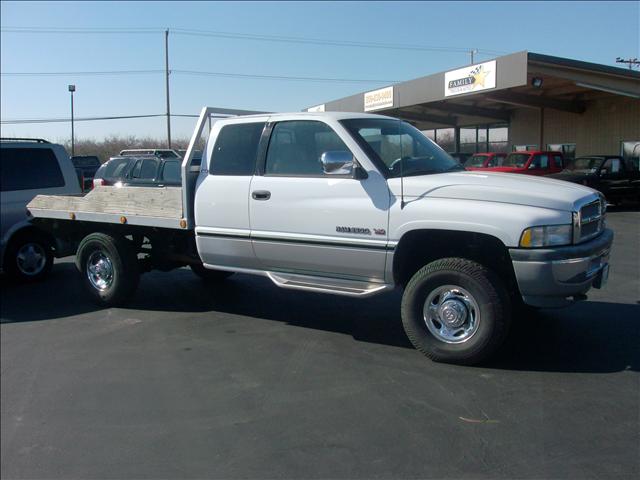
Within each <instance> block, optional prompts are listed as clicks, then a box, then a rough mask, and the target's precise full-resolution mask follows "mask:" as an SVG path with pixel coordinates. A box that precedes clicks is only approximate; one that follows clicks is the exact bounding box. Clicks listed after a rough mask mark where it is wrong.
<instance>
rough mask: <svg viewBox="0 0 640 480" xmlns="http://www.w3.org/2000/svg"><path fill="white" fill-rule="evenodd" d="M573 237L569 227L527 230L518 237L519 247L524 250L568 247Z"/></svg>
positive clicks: (546, 227) (554, 226) (550, 226)
mask: <svg viewBox="0 0 640 480" xmlns="http://www.w3.org/2000/svg"><path fill="white" fill-rule="evenodd" d="M572 237H573V228H572V226H571V225H545V226H541V227H531V228H527V229H526V230H525V231H524V232H522V235H521V236H520V246H521V247H524V248H534V247H556V246H559V245H570V244H571V240H572Z"/></svg>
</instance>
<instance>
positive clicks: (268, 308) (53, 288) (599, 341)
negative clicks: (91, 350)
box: [0, 263, 640, 373]
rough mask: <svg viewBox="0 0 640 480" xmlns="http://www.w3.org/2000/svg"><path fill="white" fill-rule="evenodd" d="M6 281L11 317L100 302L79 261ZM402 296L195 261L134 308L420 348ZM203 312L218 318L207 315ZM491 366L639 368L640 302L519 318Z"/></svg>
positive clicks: (146, 291) (39, 316) (84, 309)
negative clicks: (227, 273) (334, 289)
mask: <svg viewBox="0 0 640 480" xmlns="http://www.w3.org/2000/svg"><path fill="white" fill-rule="evenodd" d="M1 286H2V296H1V298H0V312H1V317H2V323H16V322H33V321H44V320H52V319H61V318H66V317H71V316H76V315H82V314H88V313H91V312H99V311H100V310H101V309H100V308H99V307H97V306H95V305H94V304H92V303H91V302H90V301H89V300H88V297H87V295H86V293H85V292H84V291H83V289H82V285H81V283H80V277H79V275H78V274H77V272H76V271H75V269H74V267H73V264H72V263H59V264H57V265H55V267H54V270H53V272H52V275H51V276H50V277H49V278H48V279H47V280H46V281H45V282H42V283H38V284H31V285H27V284H25V285H15V284H12V283H11V282H10V281H9V280H8V279H6V278H2V280H1ZM400 297H401V294H400V292H399V291H394V292H390V293H386V294H383V295H379V296H375V297H372V298H369V299H353V298H347V297H337V296H327V295H322V294H315V293H310V292H296V291H292V290H283V289H280V288H278V287H276V286H274V285H273V284H272V283H271V282H270V281H269V280H268V279H266V278H263V277H254V276H249V275H234V276H233V277H231V278H230V279H228V280H227V281H225V282H223V283H220V284H206V283H203V282H202V281H201V280H200V279H199V278H197V277H195V275H193V274H192V273H191V272H190V271H189V270H187V269H180V270H177V271H174V272H172V273H169V274H167V273H161V272H153V273H150V274H146V275H144V276H143V277H142V280H141V282H140V287H139V290H138V292H137V293H136V295H135V297H134V298H133V299H132V301H131V302H130V303H129V304H128V305H127V306H126V310H128V311H129V312H131V311H135V310H141V311H158V312H160V311H162V312H179V313H204V314H206V313H208V312H217V313H225V314H230V315H235V316H245V317H251V318H254V319H260V320H267V321H276V322H281V323H284V324H287V325H292V326H296V327H303V328H310V329H317V330H323V331H328V332H335V333H340V334H344V335H349V336H351V337H353V339H354V340H356V341H358V342H368V343H375V344H381V345H388V346H393V347H400V348H407V349H411V348H412V346H411V344H410V343H409V341H408V339H407V337H406V336H405V334H404V331H403V329H402V325H401V321H400V313H399V303H400ZM129 315H130V313H129ZM176 321H180V319H179V317H177V319H176ZM200 321H203V322H207V321H215V320H213V319H212V318H211V317H207V316H206V315H203V316H202V317H201V320H200ZM483 368H489V369H499V370H516V371H545V372H591V373H606V372H617V371H623V370H633V371H640V306H639V305H632V304H618V303H609V302H591V301H588V302H581V303H578V304H576V305H574V306H572V307H569V308H566V309H561V310H543V311H540V312H537V313H535V314H532V315H528V316H526V317H522V318H517V319H516V321H514V327H513V328H512V331H511V333H510V338H509V340H508V341H507V342H506V344H505V346H504V347H503V348H502V350H501V351H500V352H498V354H497V355H496V356H495V357H494V358H493V359H492V360H491V361H489V362H488V363H486V364H485V365H483Z"/></svg>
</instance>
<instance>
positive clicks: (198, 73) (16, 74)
mask: <svg viewBox="0 0 640 480" xmlns="http://www.w3.org/2000/svg"><path fill="white" fill-rule="evenodd" d="M158 73H164V70H108V71H95V72H88V71H81V72H2V73H0V75H2V76H7V77H28V76H33V77H39V76H42V77H47V76H49V77H51V76H91V75H95V76H101V75H142V74H158ZM170 73H171V74H178V75H192V76H213V77H227V78H250V79H260V80H292V81H303V82H305V81H306V82H329V83H331V82H333V83H396V82H397V81H398V80H382V79H371V78H369V79H366V78H333V77H303V76H291V75H263V74H251V73H236V72H208V71H201V70H179V69H178V70H170Z"/></svg>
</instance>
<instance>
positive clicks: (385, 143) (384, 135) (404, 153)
mask: <svg viewBox="0 0 640 480" xmlns="http://www.w3.org/2000/svg"><path fill="white" fill-rule="evenodd" d="M340 123H342V124H343V125H344V126H345V127H346V129H347V130H348V131H349V133H350V134H351V136H352V137H353V138H354V139H355V141H356V142H358V144H359V145H360V147H361V148H362V149H363V150H364V151H365V152H367V155H368V156H369V158H371V159H372V160H373V161H374V162H375V163H376V164H377V166H378V168H379V169H380V171H381V172H382V173H383V174H384V175H385V176H387V177H399V176H400V175H404V176H407V175H426V174H430V173H440V172H447V171H452V170H464V167H463V166H462V165H460V164H459V163H458V162H457V161H455V160H454V159H453V158H451V157H450V156H449V155H447V154H446V152H445V151H444V150H442V149H441V148H440V147H438V146H437V145H436V144H435V143H433V142H432V141H431V140H429V139H428V138H427V137H425V136H424V134H423V133H422V132H420V131H419V130H417V129H416V128H414V127H412V126H411V125H409V124H408V123H405V122H402V121H400V120H391V119H385V118H381V119H377V118H354V119H349V120H342V121H341V122H340Z"/></svg>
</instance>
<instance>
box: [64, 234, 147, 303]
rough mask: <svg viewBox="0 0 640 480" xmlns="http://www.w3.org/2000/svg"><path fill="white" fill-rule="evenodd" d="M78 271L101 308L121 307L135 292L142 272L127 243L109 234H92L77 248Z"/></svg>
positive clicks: (132, 250)
mask: <svg viewBox="0 0 640 480" xmlns="http://www.w3.org/2000/svg"><path fill="white" fill-rule="evenodd" d="M76 268H77V269H78V271H79V272H80V274H81V275H82V279H83V284H84V286H85V288H86V289H87V291H88V292H89V294H90V295H91V297H92V299H93V301H94V302H95V303H97V304H98V305H102V306H106V307H113V306H117V305H122V304H123V303H124V302H126V301H127V300H128V299H129V298H131V296H132V295H133V293H134V292H135V290H136V287H137V286H138V281H139V280H140V269H139V266H138V258H137V255H136V252H135V250H134V249H133V247H132V246H131V245H130V244H129V242H128V241H127V240H125V239H124V238H121V237H113V236H111V235H108V234H106V233H91V234H89V235H87V236H86V237H85V238H84V239H83V240H82V241H81V242H80V245H79V246H78V252H77V253H76Z"/></svg>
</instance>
